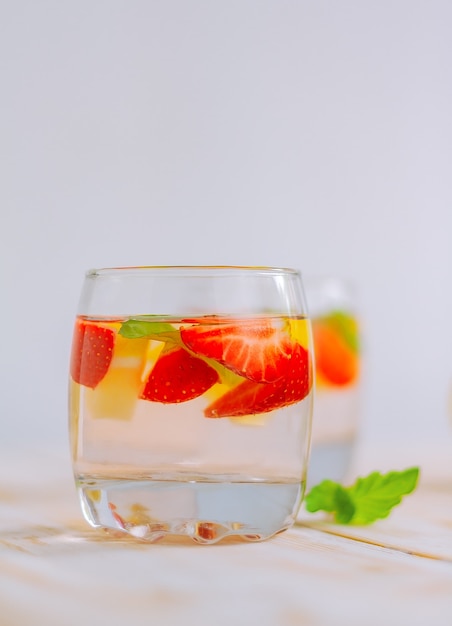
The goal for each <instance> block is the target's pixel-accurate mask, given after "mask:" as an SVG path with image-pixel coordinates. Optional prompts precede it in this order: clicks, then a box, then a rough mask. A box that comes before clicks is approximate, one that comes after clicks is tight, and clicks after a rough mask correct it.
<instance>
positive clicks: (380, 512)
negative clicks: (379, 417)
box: [305, 467, 419, 525]
mask: <svg viewBox="0 0 452 626" xmlns="http://www.w3.org/2000/svg"><path fill="white" fill-rule="evenodd" d="M418 478H419V468H418V467H411V468H408V469H406V470H404V471H401V472H388V473H387V474H380V472H372V473H371V474H369V475H368V476H367V477H365V478H358V479H357V480H356V482H355V484H354V485H351V486H350V487H343V486H342V485H340V484H339V483H336V482H334V481H332V480H324V481H323V482H321V483H320V484H319V485H317V486H316V487H313V488H312V489H311V491H310V492H309V493H308V494H307V496H306V498H305V507H306V510H307V511H309V512H310V513H315V512H316V511H326V512H328V513H332V514H333V516H334V521H335V522H337V523H339V524H356V525H365V524H371V523H372V522H374V521H375V520H377V519H383V518H385V517H388V515H389V514H390V512H391V511H392V509H393V508H394V507H395V506H397V505H398V504H400V502H401V501H402V497H403V496H405V495H407V494H409V493H411V492H412V491H414V489H415V488H416V485H417V482H418Z"/></svg>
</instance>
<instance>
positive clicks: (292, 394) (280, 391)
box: [204, 344, 312, 417]
mask: <svg viewBox="0 0 452 626" xmlns="http://www.w3.org/2000/svg"><path fill="white" fill-rule="evenodd" d="M291 357H292V358H291V360H290V366H289V367H288V368H287V369H286V373H285V375H284V377H283V378H280V379H279V380H277V381H275V382H272V383H256V382H253V381H252V380H245V381H244V382H243V383H240V385H238V386H237V387H234V388H233V389H231V390H230V391H227V392H226V393H225V394H223V395H222V396H221V397H220V398H218V399H217V400H215V402H213V403H212V404H210V405H209V406H208V407H207V408H206V409H205V411H204V415H205V417H239V416H244V415H255V414H256V413H268V412H269V411H273V410H274V409H280V408H282V407H284V406H288V405H289V404H294V403H295V402H300V401H301V400H303V398H305V397H306V396H307V394H308V393H309V390H310V389H311V386H312V372H311V365H310V361H309V355H308V352H307V350H306V349H305V348H303V347H302V346H300V345H299V344H295V345H294V347H293V350H292V353H291Z"/></svg>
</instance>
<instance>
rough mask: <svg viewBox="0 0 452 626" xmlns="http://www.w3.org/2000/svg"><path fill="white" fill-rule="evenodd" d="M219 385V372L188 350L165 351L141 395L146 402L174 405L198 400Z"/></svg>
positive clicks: (177, 348)
mask: <svg viewBox="0 0 452 626" xmlns="http://www.w3.org/2000/svg"><path fill="white" fill-rule="evenodd" d="M216 382H218V374H217V372H216V371H215V370H214V369H213V368H211V367H210V365H208V364H207V363H206V362H205V361H203V360H202V359H198V358H197V357H195V356H192V355H191V354H189V353H188V352H187V351H186V350H185V349H184V348H180V347H178V346H177V347H171V348H170V349H169V350H166V349H164V350H163V352H162V353H161V354H160V356H159V358H158V359H157V361H156V363H155V365H154V367H153V368H152V370H151V372H150V374H149V376H148V379H147V380H146V383H145V385H144V388H143V391H142V392H141V396H140V397H141V398H142V399H143V400H151V401H153V402H162V403H164V404H172V403H179V402H186V401H188V400H192V399H193V398H197V397H198V396H200V395H202V394H203V393H204V392H205V391H207V390H208V389H210V387H212V386H213V385H214V384H215V383H216Z"/></svg>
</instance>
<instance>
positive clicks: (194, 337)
mask: <svg viewBox="0 0 452 626" xmlns="http://www.w3.org/2000/svg"><path fill="white" fill-rule="evenodd" d="M180 334H181V338H182V341H183V342H184V344H185V345H186V346H187V347H188V348H189V349H190V350H192V352H194V353H195V354H199V355H202V356H205V357H208V358H210V359H214V360H215V361H218V363H221V364H222V365H224V366H225V367H227V368H228V369H230V370H232V371H233V372H235V373H236V374H238V375H239V376H242V377H244V378H247V379H249V380H252V381H254V382H258V383H262V382H267V383H270V382H274V381H275V380H278V379H279V378H281V377H282V376H283V375H284V372H285V370H286V368H287V366H288V365H289V363H290V359H291V356H292V350H293V344H292V342H291V340H290V337H289V335H288V334H287V333H286V332H284V331H283V330H281V328H279V327H276V326H275V325H274V324H272V322H271V321H270V320H265V319H263V320H261V319H256V320H244V321H236V322H234V323H230V324H225V323H217V324H207V325H206V324H197V325H193V326H188V327H185V328H184V327H183V328H181V331H180Z"/></svg>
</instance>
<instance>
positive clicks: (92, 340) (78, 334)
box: [70, 319, 115, 389]
mask: <svg viewBox="0 0 452 626" xmlns="http://www.w3.org/2000/svg"><path fill="white" fill-rule="evenodd" d="M114 344H115V333H114V332H113V331H112V330H111V329H110V328H104V327H103V326H99V325H98V324H95V323H94V322H89V321H87V320H82V319H77V321H76V322H75V328H74V335H73V339H72V353H71V363H70V372H71V376H72V378H73V380H75V382H76V383H79V384H80V385H84V386H85V387H91V388H92V389H94V388H95V387H97V385H98V384H99V383H100V381H101V380H102V379H103V378H104V376H105V374H106V373H107V371H108V368H109V367H110V363H111V359H112V356H113V348H114Z"/></svg>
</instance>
